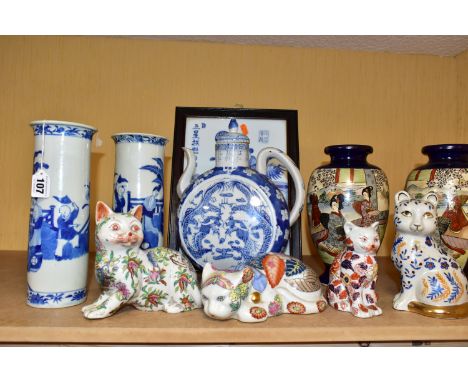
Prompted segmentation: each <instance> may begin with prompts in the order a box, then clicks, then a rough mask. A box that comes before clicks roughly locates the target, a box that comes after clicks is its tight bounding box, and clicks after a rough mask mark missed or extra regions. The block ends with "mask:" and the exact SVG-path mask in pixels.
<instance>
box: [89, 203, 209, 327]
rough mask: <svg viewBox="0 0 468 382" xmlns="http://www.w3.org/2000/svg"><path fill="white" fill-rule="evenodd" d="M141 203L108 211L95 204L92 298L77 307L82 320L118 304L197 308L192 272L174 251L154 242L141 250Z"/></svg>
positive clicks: (102, 315) (170, 310) (145, 307)
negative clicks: (94, 295)
mask: <svg viewBox="0 0 468 382" xmlns="http://www.w3.org/2000/svg"><path fill="white" fill-rule="evenodd" d="M142 213H143V207H142V206H136V207H134V208H133V209H132V210H131V211H130V212H129V213H114V212H113V211H112V210H111V209H110V208H109V207H108V206H107V205H106V204H104V203H103V202H98V203H97V205H96V248H97V253H96V263H95V268H96V279H97V281H98V283H99V285H100V287H101V288H102V293H101V295H100V296H99V297H98V299H97V300H96V301H95V302H94V303H92V304H90V305H87V306H85V307H84V308H83V309H82V312H83V314H84V316H85V317H86V318H88V319H98V318H105V317H109V316H111V315H113V314H114V313H115V312H117V310H119V309H120V308H121V307H122V306H124V305H131V306H133V307H135V308H136V309H139V310H143V311H148V312H152V311H159V310H162V311H165V312H168V313H180V312H186V311H190V310H193V309H196V308H200V307H201V297H200V291H199V289H198V285H197V275H196V273H195V270H194V269H193V267H192V266H191V264H190V263H189V261H188V260H187V259H186V258H185V257H184V256H182V255H181V254H180V253H178V252H176V251H173V250H171V249H168V248H163V247H158V248H152V249H149V250H142V249H141V248H140V245H141V243H142V241H143V233H142V224H141V222H140V220H141V218H142Z"/></svg>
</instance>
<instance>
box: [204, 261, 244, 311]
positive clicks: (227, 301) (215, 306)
mask: <svg viewBox="0 0 468 382" xmlns="http://www.w3.org/2000/svg"><path fill="white" fill-rule="evenodd" d="M249 274H250V275H253V271H252V269H251V268H250V267H247V268H245V269H244V270H243V271H235V272H227V271H218V270H216V269H215V268H213V266H212V265H211V264H210V263H207V264H206V265H205V267H204V268H203V274H202V300H203V309H204V311H205V314H206V315H207V316H208V317H211V318H216V319H218V320H227V319H229V318H232V316H233V314H234V313H235V312H236V311H237V310H238V309H239V307H240V304H241V302H242V300H244V299H245V298H246V297H247V295H248V294H249V291H250V285H249V284H248V281H250V279H251V278H252V277H250V279H248V277H247V276H248V275H249ZM247 279H248V280H247Z"/></svg>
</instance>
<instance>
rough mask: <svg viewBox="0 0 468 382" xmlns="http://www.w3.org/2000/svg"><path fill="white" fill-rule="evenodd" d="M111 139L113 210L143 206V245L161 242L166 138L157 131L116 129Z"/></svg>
mask: <svg viewBox="0 0 468 382" xmlns="http://www.w3.org/2000/svg"><path fill="white" fill-rule="evenodd" d="M112 139H113V140H114V142H115V171H114V197H113V206H114V211H115V212H128V211H130V210H131V209H132V208H133V207H135V206H137V205H142V206H143V219H142V222H143V234H144V240H143V243H142V244H141V247H142V248H143V249H148V248H155V247H161V246H163V240H164V150H165V146H166V143H167V142H168V140H167V139H166V138H164V137H161V136H159V135H153V134H141V133H119V134H115V135H113V136H112Z"/></svg>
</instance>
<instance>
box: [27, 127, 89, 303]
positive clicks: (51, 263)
mask: <svg viewBox="0 0 468 382" xmlns="http://www.w3.org/2000/svg"><path fill="white" fill-rule="evenodd" d="M31 126H32V128H33V130H34V162H33V163H34V164H33V173H34V174H37V173H38V171H39V170H40V169H42V170H43V171H44V172H45V173H46V174H47V175H48V178H49V183H50V184H49V187H48V189H49V190H48V193H47V194H48V195H47V197H33V198H32V201H31V210H30V224H29V245H28V277H27V280H28V297H27V304H28V305H30V306H33V307H36V308H64V307H68V306H73V305H77V304H81V303H82V302H84V301H85V299H86V281H87V271H88V245H89V190H90V188H89V173H90V157H91V140H92V137H93V134H94V133H95V132H96V129H95V128H93V127H91V126H86V125H82V124H79V123H75V122H62V121H34V122H31Z"/></svg>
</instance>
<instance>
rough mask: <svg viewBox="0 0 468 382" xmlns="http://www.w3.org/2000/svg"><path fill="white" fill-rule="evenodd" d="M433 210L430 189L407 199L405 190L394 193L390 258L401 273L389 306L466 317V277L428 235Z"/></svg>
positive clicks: (434, 199)
mask: <svg viewBox="0 0 468 382" xmlns="http://www.w3.org/2000/svg"><path fill="white" fill-rule="evenodd" d="M436 209H437V195H436V194H435V193H434V192H429V193H428V194H427V195H426V196H425V197H424V198H423V199H411V197H410V195H409V194H408V193H407V192H405V191H400V192H397V193H396V195H395V218H394V223H395V227H396V231H397V232H396V237H395V241H394V243H393V250H392V260H393V263H394V264H395V267H396V268H397V269H398V270H399V271H400V274H401V290H400V293H398V294H397V295H396V296H395V298H394V300H393V307H394V308H395V309H397V310H409V311H411V312H415V313H419V314H423V315H426V316H430V317H439V318H463V317H468V292H467V287H468V286H467V280H466V277H465V275H464V274H463V272H462V271H461V270H460V267H459V266H458V264H457V263H456V261H455V260H454V259H453V258H452V257H451V256H450V255H447V254H446V253H444V252H443V251H442V250H441V249H440V248H439V247H438V245H437V243H436V241H435V240H434V238H433V237H432V235H433V234H434V231H435V230H436V228H437V221H436Z"/></svg>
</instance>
